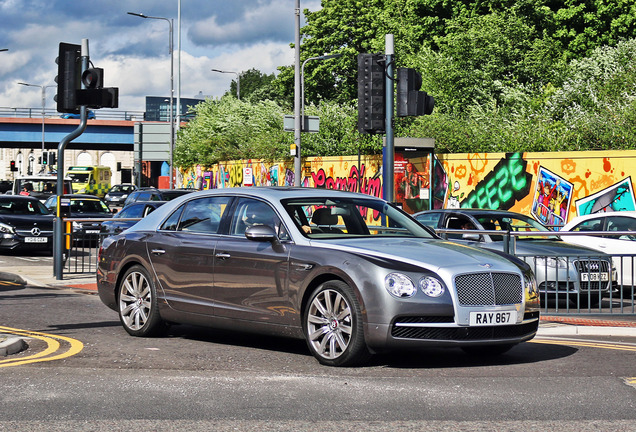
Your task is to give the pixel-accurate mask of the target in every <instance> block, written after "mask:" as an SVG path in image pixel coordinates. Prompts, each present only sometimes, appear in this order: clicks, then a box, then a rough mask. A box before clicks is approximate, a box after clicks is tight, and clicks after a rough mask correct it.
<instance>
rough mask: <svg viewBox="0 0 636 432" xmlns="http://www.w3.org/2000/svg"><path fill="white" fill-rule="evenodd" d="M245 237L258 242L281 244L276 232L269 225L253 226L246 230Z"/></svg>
mask: <svg viewBox="0 0 636 432" xmlns="http://www.w3.org/2000/svg"><path fill="white" fill-rule="evenodd" d="M245 237H246V238H247V239H248V240H253V241H258V242H270V243H273V244H278V243H280V242H279V240H278V236H277V235H276V231H274V228H272V227H271V226H269V225H252V226H250V227H248V228H247V229H246V230H245Z"/></svg>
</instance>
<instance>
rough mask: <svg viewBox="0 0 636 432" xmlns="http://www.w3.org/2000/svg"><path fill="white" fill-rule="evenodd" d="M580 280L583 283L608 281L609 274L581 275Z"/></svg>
mask: <svg viewBox="0 0 636 432" xmlns="http://www.w3.org/2000/svg"><path fill="white" fill-rule="evenodd" d="M581 280H582V281H583V282H598V281H599V280H601V281H603V282H607V281H609V273H581Z"/></svg>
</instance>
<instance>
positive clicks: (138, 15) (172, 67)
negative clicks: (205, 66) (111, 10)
mask: <svg viewBox="0 0 636 432" xmlns="http://www.w3.org/2000/svg"><path fill="white" fill-rule="evenodd" d="M128 15H133V16H137V17H140V18H148V19H157V20H163V21H166V22H167V23H168V26H169V28H170V40H169V43H168V49H169V51H170V189H173V188H174V184H173V181H172V176H173V171H174V108H173V105H174V50H173V39H174V38H173V36H172V27H173V24H174V23H173V20H171V19H168V18H164V17H154V16H148V15H144V14H142V13H135V12H128Z"/></svg>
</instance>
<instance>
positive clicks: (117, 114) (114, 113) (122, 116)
mask: <svg viewBox="0 0 636 432" xmlns="http://www.w3.org/2000/svg"><path fill="white" fill-rule="evenodd" d="M62 115H63V114H60V113H59V112H57V110H55V109H52V108H45V109H44V117H45V118H62ZM144 116H145V112H144V111H122V110H110V109H109V110H100V111H98V112H95V118H96V119H98V120H137V121H142V120H144ZM0 117H13V118H35V119H42V108H10V107H0Z"/></svg>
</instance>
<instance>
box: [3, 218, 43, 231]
mask: <svg viewBox="0 0 636 432" xmlns="http://www.w3.org/2000/svg"><path fill="white" fill-rule="evenodd" d="M53 217H54V216H53V215H29V216H21V215H20V216H19V215H14V216H6V215H3V216H2V217H0V222H2V223H6V224H8V225H11V226H13V227H15V228H16V229H31V228H33V227H36V226H37V227H38V228H40V229H44V230H47V231H51V230H53Z"/></svg>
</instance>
